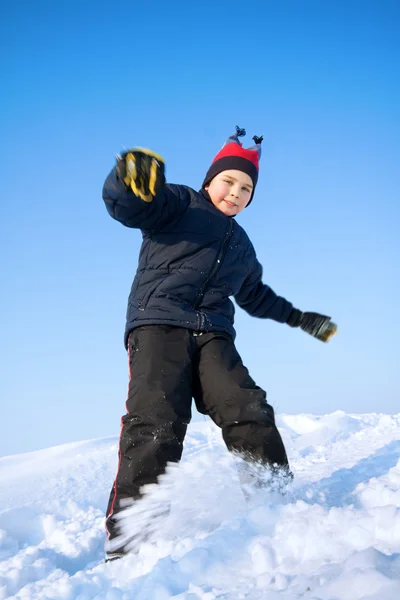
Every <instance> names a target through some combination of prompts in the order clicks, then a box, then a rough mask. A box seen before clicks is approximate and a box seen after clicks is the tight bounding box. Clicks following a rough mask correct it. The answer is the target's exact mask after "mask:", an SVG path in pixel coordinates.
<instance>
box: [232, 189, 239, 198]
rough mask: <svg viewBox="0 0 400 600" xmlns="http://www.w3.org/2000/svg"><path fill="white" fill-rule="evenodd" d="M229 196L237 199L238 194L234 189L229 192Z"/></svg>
mask: <svg viewBox="0 0 400 600" xmlns="http://www.w3.org/2000/svg"><path fill="white" fill-rule="evenodd" d="M231 196H233V197H234V198H239V192H238V191H237V189H236V188H234V189H232V190H231Z"/></svg>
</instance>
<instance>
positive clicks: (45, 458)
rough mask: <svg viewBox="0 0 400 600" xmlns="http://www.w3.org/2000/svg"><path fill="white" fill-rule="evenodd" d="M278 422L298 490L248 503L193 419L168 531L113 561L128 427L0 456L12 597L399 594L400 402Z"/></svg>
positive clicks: (214, 437)
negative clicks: (109, 517) (120, 434)
mask: <svg viewBox="0 0 400 600" xmlns="http://www.w3.org/2000/svg"><path fill="white" fill-rule="evenodd" d="M278 425H279V427H280V430H281V432H282V435H283V437H284V440H285V443H286V445H287V449H288V454H289V459H290V463H291V467H292V470H293V472H294V475H295V480H294V483H293V485H292V487H291V491H290V493H289V494H288V495H287V496H286V497H285V498H284V499H280V498H276V497H273V496H272V495H271V494H268V492H265V491H263V492H258V494H256V495H255V496H254V498H253V499H252V501H251V504H250V505H249V504H246V502H245V501H244V498H243V494H242V492H241V489H240V486H239V484H238V480H237V477H236V475H235V469H234V463H233V460H232V457H231V456H230V455H229V454H228V453H227V451H226V450H225V448H224V446H223V444H222V442H221V439H220V433H219V431H218V430H217V429H216V428H214V426H213V425H212V424H211V422H208V421H207V423H206V422H203V423H193V424H192V425H191V426H190V427H189V432H188V436H187V439H186V445H185V451H184V459H183V461H182V463H181V465H180V467H179V468H178V469H175V471H176V476H174V477H172V479H171V481H170V482H169V487H168V485H167V486H166V487H165V489H164V494H165V490H167V494H168V501H171V505H172V509H171V513H170V515H169V517H167V518H166V521H165V523H164V524H163V526H162V527H161V528H160V531H159V535H158V539H157V540H156V541H154V542H153V543H149V544H145V545H144V546H143V547H142V549H141V551H140V553H139V555H138V556H129V557H127V558H125V559H123V560H120V561H116V562H113V563H108V564H104V563H103V542H104V514H103V513H104V508H105V506H106V502H107V498H108V493H109V489H110V485H111V483H112V480H113V478H114V475H115V469H116V461H117V439H116V438H108V439H99V440H91V441H86V442H79V443H72V444H67V445H63V446H58V447H55V448H49V449H46V450H41V451H38V452H31V453H29V454H21V455H16V456H9V457H4V458H2V459H0V481H1V487H0V599H1V600H3V599H5V598H23V599H25V600H27V599H33V598H35V599H40V600H46V599H63V600H89V599H95V598H96V599H97V600H99V599H106V600H128V599H129V600H131V599H134V600H167V599H170V598H174V599H177V600H178V599H179V600H239V599H243V600H262V599H268V600H276V599H279V600H297V599H299V598H306V599H308V600H317V599H320V600H356V599H357V600H358V599H361V598H369V599H374V600H398V599H399V598H400V414H399V415H396V416H394V415H380V414H369V415H349V414H345V413H342V412H336V413H333V414H329V415H325V416H323V417H316V416H312V415H281V416H280V417H279V419H278ZM167 479H168V478H167ZM171 482H172V483H171ZM160 489H161V488H160Z"/></svg>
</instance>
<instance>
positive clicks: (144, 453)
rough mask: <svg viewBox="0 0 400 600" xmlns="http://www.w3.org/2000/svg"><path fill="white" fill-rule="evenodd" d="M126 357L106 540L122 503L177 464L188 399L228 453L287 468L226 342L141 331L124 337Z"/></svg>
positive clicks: (255, 392)
mask: <svg viewBox="0 0 400 600" xmlns="http://www.w3.org/2000/svg"><path fill="white" fill-rule="evenodd" d="M128 352H129V370H130V380H129V391H128V399H127V402H126V411H127V414H126V415H125V416H124V417H122V427H121V435H120V441H119V463H118V472H117V475H116V478H115V482H114V485H113V487H112V490H111V494H110V499H109V502H108V507H107V521H106V528H107V533H108V537H109V539H112V538H113V537H114V535H116V531H115V522H114V520H113V515H115V514H116V513H117V512H118V511H119V510H120V509H121V508H122V507H123V505H124V500H125V499H128V498H133V499H136V498H139V497H140V488H141V487H142V486H143V485H145V484H148V483H154V482H156V481H157V478H158V476H159V475H161V474H162V473H163V472H164V470H165V467H166V465H167V463H168V462H178V461H179V460H180V458H181V455H182V449H183V440H184V437H185V434H186V429H187V426H188V424H189V422H190V419H191V404H192V398H194V400H195V402H196V406H197V408H198V410H199V411H200V412H202V413H204V414H208V415H209V416H210V417H211V418H212V420H213V421H214V422H215V423H216V424H217V425H218V426H219V427H220V428H221V430H222V436H223V439H224V441H225V443H226V445H227V447H228V449H229V450H237V451H239V452H243V453H245V454H247V455H249V456H250V457H252V458H254V459H256V460H261V461H262V462H265V463H267V464H278V465H280V466H283V467H288V460H287V456H286V452H285V447H284V445H283V442H282V438H281V436H280V434H279V432H278V429H277V427H276V425H275V418H274V410H273V408H272V406H271V405H269V404H267V401H266V393H265V392H264V391H263V390H262V389H261V388H260V387H258V386H257V385H256V384H255V382H254V381H253V379H252V378H251V377H250V375H249V372H248V370H247V369H246V367H245V366H244V365H243V363H242V360H241V358H240V356H239V354H238V352H237V350H236V348H235V345H234V343H233V340H232V338H231V337H230V336H229V335H227V334H224V333H219V332H213V333H202V334H200V335H199V334H196V333H195V332H193V331H190V330H189V329H184V328H180V327H171V326H168V325H145V326H142V327H138V328H136V329H134V330H133V331H132V332H131V333H130V336H129V348H128Z"/></svg>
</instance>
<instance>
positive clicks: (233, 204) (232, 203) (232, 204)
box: [224, 199, 237, 207]
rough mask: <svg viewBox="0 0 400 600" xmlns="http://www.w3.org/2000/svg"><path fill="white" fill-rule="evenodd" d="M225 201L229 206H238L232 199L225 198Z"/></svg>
mask: <svg viewBox="0 0 400 600" xmlns="http://www.w3.org/2000/svg"><path fill="white" fill-rule="evenodd" d="M224 202H226V203H227V205H228V206H232V207H233V206H235V207H237V204H235V202H231V201H230V200H225V199H224Z"/></svg>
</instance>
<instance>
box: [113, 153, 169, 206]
mask: <svg viewBox="0 0 400 600" xmlns="http://www.w3.org/2000/svg"><path fill="white" fill-rule="evenodd" d="M117 175H118V177H119V178H120V179H121V180H122V181H123V182H124V183H125V185H126V186H127V187H128V188H130V189H131V190H132V192H133V193H134V194H135V196H137V197H138V198H141V199H142V200H144V201H145V202H151V201H152V200H153V198H154V196H156V195H157V194H158V192H159V191H160V189H161V188H162V187H163V185H164V184H165V163H164V160H163V158H162V157H161V156H160V155H159V154H156V153H155V152H152V150H147V149H146V148H133V149H132V150H127V151H126V152H124V153H123V154H122V155H121V156H119V157H118V160H117Z"/></svg>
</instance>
